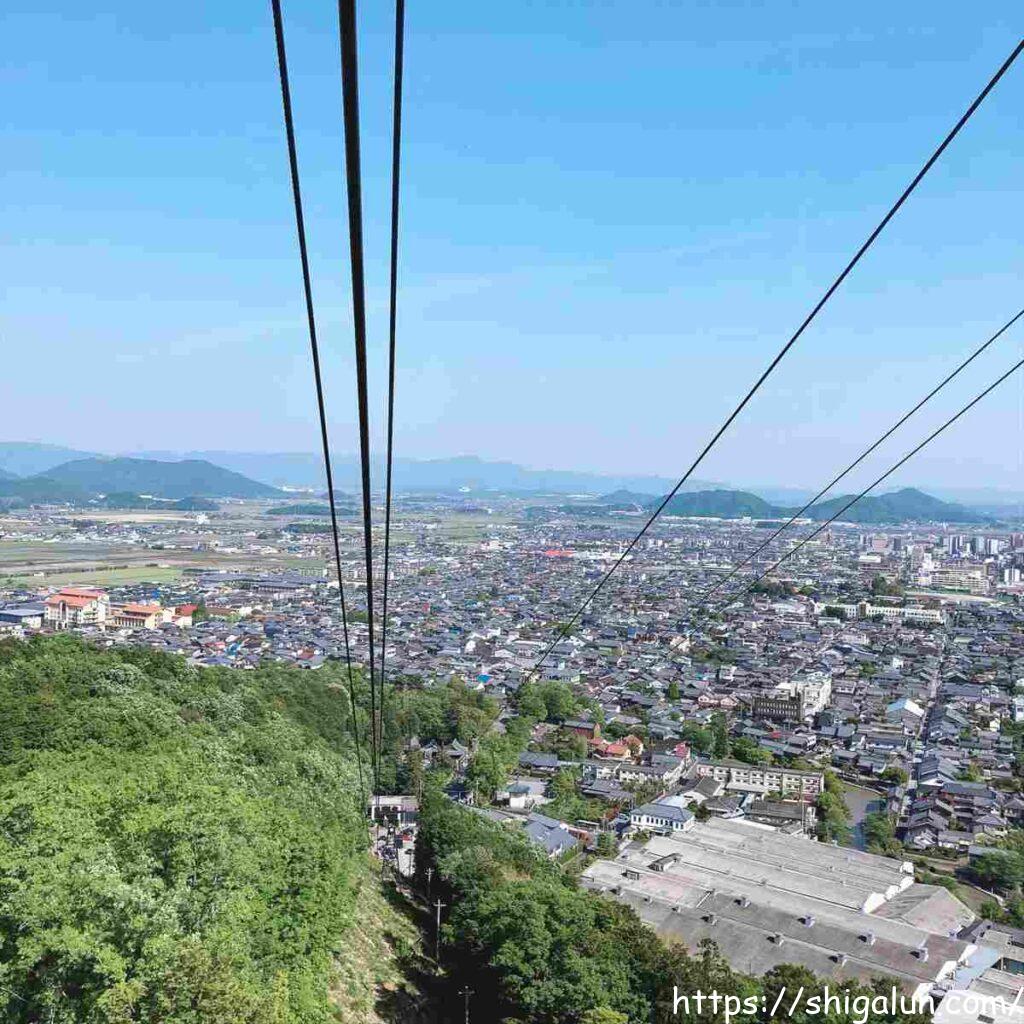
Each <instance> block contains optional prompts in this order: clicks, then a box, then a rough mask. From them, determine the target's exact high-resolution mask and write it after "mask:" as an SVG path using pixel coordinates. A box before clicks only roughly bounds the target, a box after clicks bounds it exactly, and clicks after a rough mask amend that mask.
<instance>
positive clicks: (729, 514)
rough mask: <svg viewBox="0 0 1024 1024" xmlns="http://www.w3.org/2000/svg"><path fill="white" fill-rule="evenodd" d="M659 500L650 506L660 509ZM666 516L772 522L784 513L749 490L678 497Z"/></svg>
mask: <svg viewBox="0 0 1024 1024" xmlns="http://www.w3.org/2000/svg"><path fill="white" fill-rule="evenodd" d="M659 504H660V499H659V500H658V501H653V502H651V501H648V506H649V507H650V508H652V509H654V508H657V506H658V505H659ZM665 513H666V514H667V515H673V516H716V517H717V516H720V517H722V518H723V519H737V518H742V517H743V516H754V517H756V518H759V519H770V518H772V517H778V516H780V515H783V514H784V513H785V509H780V508H779V507H778V506H777V505H771V504H769V503H768V502H767V501H765V500H764V498H759V497H758V496H757V495H756V494H751V493H750V492H749V491H727V490H714V491H691V492H689V493H686V494H677V495H676V496H675V497H674V498H673V499H672V500H671V501H670V502H669V503H668V505H666V506H665Z"/></svg>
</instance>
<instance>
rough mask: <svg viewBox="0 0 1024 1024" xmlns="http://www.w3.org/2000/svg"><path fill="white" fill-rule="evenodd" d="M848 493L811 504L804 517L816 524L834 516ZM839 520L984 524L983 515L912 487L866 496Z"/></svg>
mask: <svg viewBox="0 0 1024 1024" xmlns="http://www.w3.org/2000/svg"><path fill="white" fill-rule="evenodd" d="M852 497H853V495H852V494H845V495H842V496H840V497H838V498H830V499H828V500H827V501H819V502H818V503H817V504H816V505H812V506H811V508H810V509H809V510H808V512H807V515H808V517H809V518H811V519H815V520H817V521H818V522H823V521H824V520H826V519H828V518H830V517H831V516H833V515H835V513H836V512H838V511H839V509H841V508H842V507H843V506H844V505H845V504H846V503H847V502H848V501H849V500H850V498H852ZM839 519H840V520H841V521H842V522H847V523H864V524H877V523H911V522H913V523H984V522H987V521H988V518H987V517H986V516H983V515H980V514H979V513H977V512H974V511H973V510H972V509H969V508H965V507H964V506H963V505H955V504H953V503H952V502H949V501H940V500H939V499H938V498H933V497H932V496H931V495H930V494H925V493H924V492H923V491H919V490H917V489H916V488H914V487H904V488H903V489H902V490H899V491H892V492H891V493H890V494H879V495H868V496H867V497H864V498H861V499H860V501H858V502H857V503H856V504H854V505H851V506H850V508H849V509H848V510H847V511H846V512H844V513H843V514H842V515H841V516H840V517H839Z"/></svg>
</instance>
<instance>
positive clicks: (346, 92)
mask: <svg viewBox="0 0 1024 1024" xmlns="http://www.w3.org/2000/svg"><path fill="white" fill-rule="evenodd" d="M338 26H339V33H340V44H341V86H342V90H341V91H342V112H343V117H344V123H345V176H346V193H347V197H348V241H349V256H350V264H351V270H352V326H353V333H354V339H355V352H356V394H357V398H358V403H359V459H360V463H361V469H362V485H363V549H364V555H365V559H366V627H367V634H368V642H369V662H368V666H367V667H368V670H369V673H370V748H371V750H370V756H371V758H372V759H373V777H374V781H373V791H374V793H377V791H378V790H379V788H380V786H379V767H380V760H379V757H378V751H377V696H376V687H375V685H374V678H373V676H374V660H375V659H374V642H373V641H374V637H373V517H372V512H371V507H370V410H369V403H368V400H367V372H366V284H365V274H364V270H363V194H362V192H363V190H362V175H361V172H360V159H359V58H358V51H359V47H358V43H357V39H356V5H355V0H338Z"/></svg>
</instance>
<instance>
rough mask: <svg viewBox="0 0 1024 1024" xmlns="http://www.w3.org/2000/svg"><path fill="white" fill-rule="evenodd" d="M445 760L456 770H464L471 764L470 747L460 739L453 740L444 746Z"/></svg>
mask: <svg viewBox="0 0 1024 1024" xmlns="http://www.w3.org/2000/svg"><path fill="white" fill-rule="evenodd" d="M444 756H445V760H446V761H447V762H448V764H449V765H451V767H452V768H453V769H454V770H455V771H462V770H463V769H464V768H465V767H466V765H468V764H469V748H468V747H465V746H463V745H462V744H461V743H460V742H459V741H458V740H452V741H451V743H449V744H448V746H447V747H445V748H444Z"/></svg>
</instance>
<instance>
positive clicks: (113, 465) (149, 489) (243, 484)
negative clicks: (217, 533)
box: [46, 458, 281, 498]
mask: <svg viewBox="0 0 1024 1024" xmlns="http://www.w3.org/2000/svg"><path fill="white" fill-rule="evenodd" d="M46 477H47V479H49V480H55V481H57V482H58V483H61V484H70V485H72V486H75V487H79V488H81V489H82V490H84V491H87V492H88V493H89V494H110V493H112V492H113V493H125V492H128V493H131V494H146V495H152V496H153V497H157V498H192V497H201V498H273V497H277V496H278V495H280V493H281V492H280V491H278V490H277V489H276V488H274V487H269V486H267V485H266V484H261V483H258V482H257V481H256V480H250V479H249V478H248V477H244V476H242V475H241V474H240V473H232V472H231V470H229V469H222V468H221V467H220V466H215V465H214V464H213V463H212V462H204V461H202V460H200V459H189V460H185V461H183V462H157V461H154V460H152V459H122V458H116V459H107V458H91V459H77V460H75V461H73V462H65V463H63V464H62V465H60V466H54V467H53V468H52V469H50V470H48V471H47V473H46Z"/></svg>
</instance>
